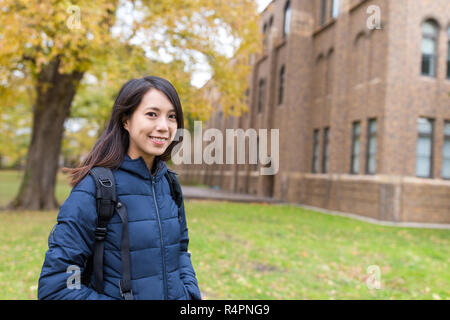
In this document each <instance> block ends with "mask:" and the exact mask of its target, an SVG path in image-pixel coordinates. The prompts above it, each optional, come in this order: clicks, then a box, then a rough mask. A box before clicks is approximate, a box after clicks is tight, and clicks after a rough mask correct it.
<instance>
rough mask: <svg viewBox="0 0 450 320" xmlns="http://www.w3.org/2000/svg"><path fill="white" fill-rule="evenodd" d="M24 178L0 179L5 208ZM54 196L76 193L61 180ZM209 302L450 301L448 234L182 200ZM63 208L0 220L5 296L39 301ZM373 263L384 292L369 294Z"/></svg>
mask: <svg viewBox="0 0 450 320" xmlns="http://www.w3.org/2000/svg"><path fill="white" fill-rule="evenodd" d="M20 177H21V175H20V174H19V173H17V172H13V171H6V172H0V205H5V204H6V203H7V202H8V201H9V200H10V199H12V197H13V196H14V195H15V192H17V189H18V187H19V183H20ZM58 182H59V183H58V186H57V198H58V199H59V201H61V202H62V201H64V199H65V198H66V197H67V196H68V194H69V192H70V187H69V186H68V185H67V183H66V182H65V179H64V177H63V176H60V177H59V179H58ZM185 205H186V213H187V219H188V227H189V236H190V239H191V240H190V244H189V251H190V252H191V253H192V263H193V265H194V268H195V271H196V273H197V278H198V281H199V285H200V289H201V291H202V294H203V295H204V298H205V299H450V271H449V270H450V268H449V265H450V231H449V230H432V229H408V228H399V227H389V226H379V225H373V224H369V223H365V222H361V221H357V220H352V219H349V218H344V217H339V216H332V215H325V214H321V213H318V212H314V211H310V210H306V209H302V208H300V207H296V206H288V205H260V204H240V203H229V202H218V201H186V204H185ZM57 213H58V212H57V211H48V212H14V213H13V212H2V213H0V219H1V223H0V245H1V255H0V299H36V293H37V281H38V278H39V273H40V270H41V267H42V263H43V260H44V254H45V251H46V250H47V237H48V234H49V232H50V229H51V228H52V226H53V225H54V223H55V222H56V216H57ZM369 266H377V268H379V271H380V274H379V276H380V277H379V279H380V282H381V288H380V289H369V288H368V286H367V284H366V280H367V278H368V277H369V273H368V270H367V269H368V267H369Z"/></svg>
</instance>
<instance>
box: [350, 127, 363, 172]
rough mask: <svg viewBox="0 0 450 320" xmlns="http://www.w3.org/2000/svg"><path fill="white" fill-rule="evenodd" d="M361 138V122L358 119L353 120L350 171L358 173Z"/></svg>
mask: <svg viewBox="0 0 450 320" xmlns="http://www.w3.org/2000/svg"><path fill="white" fill-rule="evenodd" d="M360 140H361V123H360V122H359V121H355V122H353V128H352V159H351V160H352V161H351V168H350V173H353V174H357V173H359V151H360Z"/></svg>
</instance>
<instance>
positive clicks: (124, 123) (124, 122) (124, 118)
mask: <svg viewBox="0 0 450 320" xmlns="http://www.w3.org/2000/svg"><path fill="white" fill-rule="evenodd" d="M122 126H123V128H124V129H125V130H127V131H128V117H127V116H126V115H124V116H123V117H122Z"/></svg>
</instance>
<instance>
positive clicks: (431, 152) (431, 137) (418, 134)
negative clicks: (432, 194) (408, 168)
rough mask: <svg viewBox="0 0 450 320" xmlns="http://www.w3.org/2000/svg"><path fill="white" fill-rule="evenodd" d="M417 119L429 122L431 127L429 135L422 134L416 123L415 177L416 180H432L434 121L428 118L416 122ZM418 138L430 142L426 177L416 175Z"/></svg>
mask: <svg viewBox="0 0 450 320" xmlns="http://www.w3.org/2000/svg"><path fill="white" fill-rule="evenodd" d="M419 119H425V120H427V121H429V122H430V125H431V132H430V133H423V132H420V130H419V123H418V121H417V129H416V130H417V140H416V177H417V178H424V179H432V178H433V171H434V166H433V163H434V151H433V150H434V130H435V128H434V119H433V118H428V117H419V118H418V120H419ZM420 138H428V139H429V140H430V149H431V150H430V156H429V161H430V169H429V173H428V175H427V176H420V175H418V173H417V159H418V154H417V153H418V148H417V145H418V142H419V139H420Z"/></svg>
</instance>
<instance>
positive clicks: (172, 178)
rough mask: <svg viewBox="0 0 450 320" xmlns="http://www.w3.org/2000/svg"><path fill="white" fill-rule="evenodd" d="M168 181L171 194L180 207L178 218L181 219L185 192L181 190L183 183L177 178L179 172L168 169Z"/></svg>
mask: <svg viewBox="0 0 450 320" xmlns="http://www.w3.org/2000/svg"><path fill="white" fill-rule="evenodd" d="M165 176H166V179H167V181H168V182H169V187H170V194H171V195H172V198H173V200H174V201H175V203H176V204H177V207H178V220H180V219H181V205H182V204H183V192H182V191H181V185H180V182H179V181H178V178H177V173H176V172H175V171H172V170H170V169H167V172H166V174H165Z"/></svg>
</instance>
